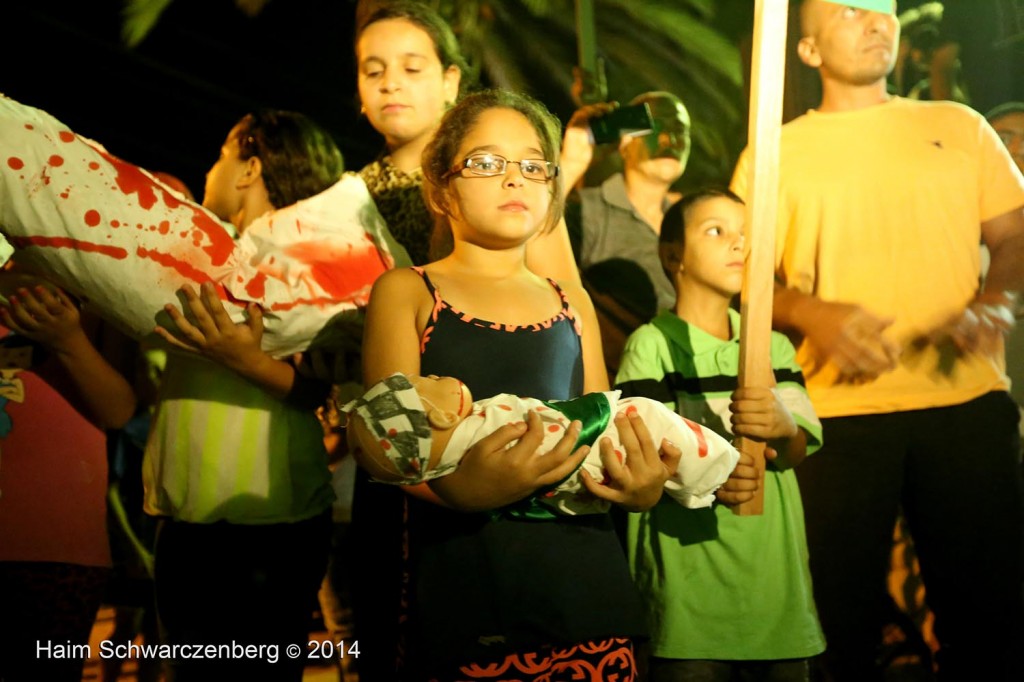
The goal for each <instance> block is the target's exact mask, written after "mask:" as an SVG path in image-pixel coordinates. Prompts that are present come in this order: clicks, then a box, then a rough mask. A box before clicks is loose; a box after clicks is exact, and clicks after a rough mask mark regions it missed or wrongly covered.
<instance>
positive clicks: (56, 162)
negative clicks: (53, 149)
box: [49, 154, 64, 168]
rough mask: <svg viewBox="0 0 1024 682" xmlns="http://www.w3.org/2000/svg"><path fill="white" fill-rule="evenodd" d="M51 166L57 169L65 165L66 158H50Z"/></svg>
mask: <svg viewBox="0 0 1024 682" xmlns="http://www.w3.org/2000/svg"><path fill="white" fill-rule="evenodd" d="M49 162H50V165H51V166H53V167H54V168H56V167H57V166H63V165H64V157H63V156H60V155H58V154H53V155H51V156H50V158H49Z"/></svg>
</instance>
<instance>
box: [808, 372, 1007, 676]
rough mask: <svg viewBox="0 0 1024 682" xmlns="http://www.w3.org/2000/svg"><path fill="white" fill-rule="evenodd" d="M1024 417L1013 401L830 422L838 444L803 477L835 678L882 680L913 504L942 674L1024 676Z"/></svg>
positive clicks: (827, 431)
mask: <svg viewBox="0 0 1024 682" xmlns="http://www.w3.org/2000/svg"><path fill="white" fill-rule="evenodd" d="M1018 420H1019V413H1018V410H1017V406H1016V405H1015V404H1014V403H1013V401H1012V400H1011V399H1010V396H1009V395H1008V394H1007V393H1005V392H993V393H989V394H987V395H984V396H982V397H980V398H977V399H975V400H972V401H970V402H968V403H965V404H962V405H957V406H954V407H944V408H935V409H928V410H915V411H910V412H899V413H891V414H880V415H870V416H857V417H841V418H832V419H823V420H822V425H823V427H824V440H825V444H824V447H823V448H822V449H821V450H820V451H818V452H817V453H816V454H814V455H812V456H810V457H808V458H807V460H806V461H805V462H804V463H803V464H801V465H800V466H799V467H798V468H797V470H796V471H797V478H798V480H799V482H800V492H801V494H802V496H803V503H804V511H805V515H806V521H807V541H808V547H809V550H810V566H811V576H812V578H813V580H814V597H815V601H816V602H817V606H818V613H819V616H820V617H821V624H822V627H823V629H824V631H825V637H826V640H827V642H828V648H827V650H826V651H825V653H824V655H823V656H822V661H821V662H822V663H823V664H824V667H825V670H826V673H827V676H828V678H829V679H832V680H851V681H852V680H855V681H856V682H870V681H872V680H879V679H881V677H880V671H879V670H878V669H877V667H876V665H875V656H876V655H877V653H878V648H879V644H880V639H881V624H882V621H883V619H884V609H885V601H884V597H885V595H886V583H885V580H886V575H887V573H888V569H889V557H890V551H891V549H892V531H893V526H894V523H895V520H896V514H897V509H898V507H899V506H900V505H902V507H903V510H904V513H905V514H906V517H907V521H908V523H909V525H910V532H911V535H912V537H913V539H914V544H915V547H916V549H917V552H918V558H919V560H920V563H921V574H922V579H923V581H924V584H925V590H926V592H925V599H926V600H927V602H928V605H929V607H930V608H931V609H932V611H933V612H934V614H935V634H936V637H937V639H938V640H939V643H940V646H941V651H940V652H939V654H938V656H937V660H938V662H939V678H940V679H941V680H971V681H973V680H986V681H988V680H996V681H1001V680H1021V679H1024V674H1022V673H1021V671H1020V668H1019V666H1020V663H1019V650H1020V647H1021V645H1022V643H1024V639H1022V633H1024V596H1022V595H1024V592H1022V590H1024V569H1022V567H1024V559H1022V555H1024V520H1022V517H1024V512H1022V476H1021V461H1020V437H1019V434H1018V430H1017V429H1018Z"/></svg>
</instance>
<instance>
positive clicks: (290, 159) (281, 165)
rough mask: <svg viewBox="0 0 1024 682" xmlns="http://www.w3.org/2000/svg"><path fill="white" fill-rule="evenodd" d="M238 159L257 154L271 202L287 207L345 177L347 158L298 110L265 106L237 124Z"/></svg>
mask: <svg viewBox="0 0 1024 682" xmlns="http://www.w3.org/2000/svg"><path fill="white" fill-rule="evenodd" d="M235 135H236V137H237V139H238V150H239V154H238V155H239V158H240V159H242V160H243V161H244V160H246V159H249V158H252V157H253V156H257V157H259V159H260V162H261V163H262V164H263V183H264V184H265V185H266V187H267V194H268V195H269V198H270V203H271V204H273V205H274V207H275V208H283V207H285V206H288V205H290V204H294V203H295V202H296V201H300V200H302V199H306V198H308V197H311V196H313V195H314V194H319V193H320V192H322V191H324V190H325V189H327V188H328V187H330V186H331V185H333V184H334V183H336V182H337V181H338V180H339V178H341V175H342V173H343V172H344V171H345V160H344V157H343V156H342V154H341V150H340V149H338V145H337V143H336V142H335V141H334V138H333V137H332V136H331V134H330V133H328V132H327V131H326V130H324V129H323V128H321V127H320V126H319V125H317V124H316V123H315V122H314V121H313V120H312V119H310V118H309V117H307V116H305V115H304V114H300V113H298V112H295V111H284V110H280V109H261V110H259V111H255V112H252V113H249V114H246V115H245V116H243V117H242V119H241V120H240V121H239V122H238V125H237V126H236V128H235Z"/></svg>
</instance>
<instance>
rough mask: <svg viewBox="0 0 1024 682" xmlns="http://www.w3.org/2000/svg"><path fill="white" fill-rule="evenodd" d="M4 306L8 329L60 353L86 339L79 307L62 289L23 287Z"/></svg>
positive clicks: (2, 316)
mask: <svg viewBox="0 0 1024 682" xmlns="http://www.w3.org/2000/svg"><path fill="white" fill-rule="evenodd" d="M8 301H9V305H8V306H6V307H0V321H2V322H3V323H4V326H6V327H7V328H8V329H10V330H11V331H12V332H15V333H17V334H21V335H22V336H25V337H27V338H29V339H32V340H33V341H36V342H38V343H41V344H43V345H45V346H47V347H48V348H50V349H52V350H53V351H56V352H62V351H68V350H70V349H71V347H72V346H74V344H75V343H76V342H78V341H81V340H83V339H85V331H84V330H83V329H82V320H81V316H80V315H79V313H78V308H77V307H76V306H75V304H74V303H72V302H71V299H70V298H68V295H67V294H65V293H64V292H63V291H61V290H60V289H56V288H55V289H53V290H50V289H49V288H47V287H45V286H42V285H40V286H36V287H33V288H32V289H28V288H26V287H22V288H20V289H18V290H17V291H16V292H15V293H14V294H12V295H11V296H9V297H8Z"/></svg>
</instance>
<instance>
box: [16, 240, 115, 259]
mask: <svg viewBox="0 0 1024 682" xmlns="http://www.w3.org/2000/svg"><path fill="white" fill-rule="evenodd" d="M9 239H10V241H11V244H13V245H14V246H15V247H17V248H19V249H24V248H27V247H30V246H38V247H50V248H55V249H74V250H75V251H85V252H88V253H98V254H100V255H103V256H110V257H111V258H116V259H117V260H124V259H125V258H127V257H128V251H127V250H125V249H123V248H121V247H119V246H105V245H103V244H95V243H93V242H86V241H82V240H80V239H70V238H68V237H9Z"/></svg>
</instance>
